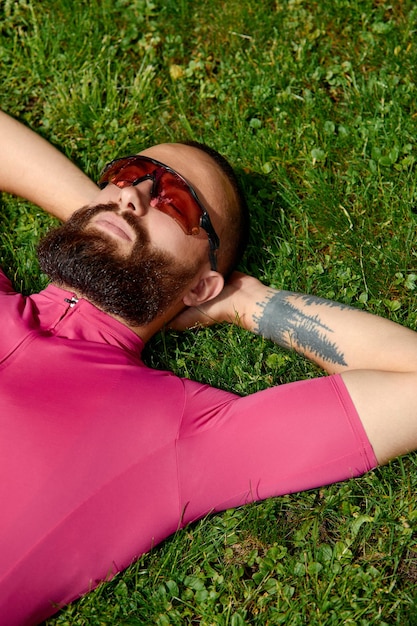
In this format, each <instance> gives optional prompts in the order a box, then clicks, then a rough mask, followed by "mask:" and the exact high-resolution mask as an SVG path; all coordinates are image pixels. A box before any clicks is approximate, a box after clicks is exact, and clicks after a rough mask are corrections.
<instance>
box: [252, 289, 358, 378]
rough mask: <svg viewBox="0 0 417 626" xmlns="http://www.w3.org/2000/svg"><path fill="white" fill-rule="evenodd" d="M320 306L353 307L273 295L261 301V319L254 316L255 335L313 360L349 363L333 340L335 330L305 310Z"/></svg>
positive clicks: (303, 296)
mask: <svg viewBox="0 0 417 626" xmlns="http://www.w3.org/2000/svg"><path fill="white" fill-rule="evenodd" d="M298 300H301V303H302V305H303V306H302V307H298V306H297V301H298ZM317 304H321V305H324V306H327V307H331V308H334V307H337V308H339V309H351V308H352V307H349V306H345V305H343V304H338V303H337V302H331V301H330V300H324V299H322V298H317V297H315V296H305V295H299V294H294V293H291V292H289V291H278V292H272V294H271V296H270V298H269V300H266V301H265V302H258V306H259V307H261V309H262V311H261V313H260V314H259V316H254V317H253V320H254V322H255V323H256V324H257V327H256V328H255V332H256V333H258V334H259V335H262V336H263V337H266V338H267V339H271V340H272V341H274V342H275V343H277V344H278V345H280V346H282V347H283V348H293V349H295V350H296V351H297V352H300V353H305V352H308V353H310V354H311V355H312V357H313V358H314V357H316V358H317V359H322V360H324V361H326V362H328V363H334V364H337V365H341V366H345V365H347V363H346V361H345V356H344V354H343V353H342V352H341V351H340V349H339V348H338V346H337V344H336V343H335V342H333V341H332V340H331V339H330V335H331V333H332V332H333V331H332V329H331V328H330V327H329V326H327V325H326V324H324V323H323V322H322V321H321V320H320V316H319V315H318V314H317V313H315V314H312V315H309V314H308V312H307V311H306V310H305V309H306V307H309V306H311V305H317ZM303 309H304V310H303Z"/></svg>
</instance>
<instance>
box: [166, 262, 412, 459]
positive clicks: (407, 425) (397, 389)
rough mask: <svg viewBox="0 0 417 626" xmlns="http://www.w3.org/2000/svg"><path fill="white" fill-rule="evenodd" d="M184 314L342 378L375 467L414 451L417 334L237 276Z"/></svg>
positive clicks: (334, 305) (319, 300) (243, 276)
mask: <svg viewBox="0 0 417 626" xmlns="http://www.w3.org/2000/svg"><path fill="white" fill-rule="evenodd" d="M185 315H189V318H188V319H189V321H191V315H193V316H194V321H198V322H200V323H206V324H208V323H213V322H230V323H234V324H237V325H239V326H242V327H243V328H245V329H247V330H249V331H251V332H254V333H256V334H259V335H262V336H264V337H266V338H268V339H271V340H272V341H274V342H275V343H277V344H279V345H280V346H283V347H284V348H288V349H293V350H295V351H297V352H298V353H300V354H302V355H303V356H305V357H307V358H308V359H310V360H311V361H313V362H314V363H316V364H318V365H319V366H320V367H322V368H323V369H324V370H325V371H326V372H328V373H329V374H332V373H340V374H341V375H342V377H343V379H344V381H345V384H346V386H347V388H348V390H349V392H350V395H351V397H352V400H353V402H354V404H355V406H356V409H357V410H358V413H359V415H360V417H361V420H362V422H363V425H364V427H365V430H366V432H367V434H368V436H369V439H370V441H371V444H372V446H373V448H374V451H375V454H376V456H377V458H378V460H379V462H380V463H384V462H387V461H388V460H389V459H390V458H392V457H394V456H398V455H400V454H405V453H407V452H409V451H411V450H414V449H416V448H417V333H415V332H413V331H411V330H409V329H407V328H405V327H403V326H400V325H399V324H396V323H394V322H391V321H389V320H387V319H384V318H380V317H377V316H375V315H371V314H369V313H366V312H365V311H361V310H359V309H354V308H352V307H349V306H345V305H343V304H339V303H336V302H331V301H329V300H323V299H321V298H317V297H314V296H307V295H303V294H297V293H291V292H287V291H280V290H275V289H271V288H269V287H266V286H265V285H263V284H262V283H260V282H259V281H258V280H256V279H255V278H252V277H250V276H246V275H244V274H239V273H235V274H234V275H233V276H232V279H231V281H229V283H228V284H227V285H226V287H225V289H224V290H223V292H222V293H221V294H220V296H218V297H217V298H216V299H215V300H213V301H211V302H207V303H206V304H205V305H203V307H201V308H199V310H198V312H197V311H195V310H191V311H188V312H186V313H185ZM197 316H198V317H197ZM179 321H180V318H179ZM184 322H185V317H184V316H183V318H182V323H183V324H184ZM173 326H174V327H175V326H177V327H179V324H178V323H177V324H175V323H174V324H173ZM307 410H308V408H307Z"/></svg>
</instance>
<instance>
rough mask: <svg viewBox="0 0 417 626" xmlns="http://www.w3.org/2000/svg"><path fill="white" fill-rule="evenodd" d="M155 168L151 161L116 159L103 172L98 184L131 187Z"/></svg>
mask: <svg viewBox="0 0 417 626" xmlns="http://www.w3.org/2000/svg"><path fill="white" fill-rule="evenodd" d="M155 169H156V166H155V164H154V163H152V162H151V161H145V160H141V159H137V158H127V159H118V160H116V161H114V162H113V163H111V164H110V165H109V166H108V168H107V169H106V170H105V171H104V173H103V175H102V176H101V178H100V181H99V183H101V184H102V183H113V185H118V186H119V187H126V186H128V185H132V183H134V182H135V181H136V180H137V179H138V178H142V176H146V175H147V174H151V173H152V172H154V171H155Z"/></svg>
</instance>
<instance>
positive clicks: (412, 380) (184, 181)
mask: <svg viewBox="0 0 417 626" xmlns="http://www.w3.org/2000/svg"><path fill="white" fill-rule="evenodd" d="M0 146H1V150H2V154H3V159H2V163H1V165H0V187H1V188H2V189H3V190H4V191H7V192H9V193H13V194H16V195H20V196H22V197H24V198H26V199H28V200H30V201H31V202H33V203H35V204H37V205H38V206H40V207H42V208H44V209H45V210H47V211H49V212H50V213H52V214H53V215H55V216H56V217H58V218H60V219H61V220H62V221H63V222H64V224H63V225H62V226H60V227H59V228H58V229H56V230H53V231H51V232H50V233H49V234H48V235H46V237H45V238H44V239H43V240H42V241H41V243H40V246H39V261H40V265H41V268H42V270H43V271H44V272H45V273H47V274H48V275H49V277H50V279H51V284H50V285H48V287H47V288H46V289H45V290H43V291H42V292H40V293H38V294H33V295H31V296H28V297H24V296H22V295H21V294H19V293H17V292H16V291H15V290H14V288H13V287H12V285H11V283H10V281H9V279H8V278H6V276H5V275H4V274H3V273H0V315H1V321H2V324H1V326H0V368H1V371H0V467H1V473H0V475H1V477H2V478H1V479H0V494H1V495H0V501H1V503H2V511H1V515H0V531H1V532H0V554H1V555H2V556H1V559H0V623H1V624H4V625H6V624H7V626H13V625H20V626H21V625H22V624H35V623H38V622H40V621H42V620H44V619H46V618H47V617H48V616H49V615H51V614H53V613H54V612H55V611H57V610H58V609H59V608H60V607H62V606H63V605H65V604H66V603H68V602H71V601H72V600H74V599H75V598H77V597H79V596H80V595H82V594H84V593H86V592H88V591H89V590H90V589H91V588H93V587H94V586H96V585H97V584H98V583H99V582H100V581H103V580H107V579H109V578H110V577H111V576H113V575H114V574H115V573H116V572H118V571H120V570H122V569H123V568H125V567H127V566H128V565H130V564H131V563H132V561H133V560H134V559H135V558H137V557H138V556H139V555H141V554H143V553H144V552H146V551H148V550H150V549H151V548H152V547H153V546H154V545H156V544H157V543H158V542H160V541H162V540H163V539H165V538H166V537H168V536H169V535H170V534H171V533H173V532H175V531H176V530H178V529H179V528H181V527H183V526H184V525H186V524H187V523H189V522H192V521H194V520H197V519H199V518H201V517H202V516H205V515H207V514H208V513H209V512H211V511H220V510H224V509H226V508H229V507H234V506H239V505H242V504H245V503H246V502H252V501H254V500H260V499H263V498H267V497H270V496H277V495H280V494H285V493H290V492H295V491H300V490H303V489H311V488H314V487H320V486H323V485H326V484H329V483H331V482H335V481H340V480H344V479H347V478H352V477H353V476H359V475H361V474H363V473H364V472H366V471H368V470H370V469H371V468H373V467H375V466H376V465H377V464H378V463H386V462H387V461H388V460H389V459H390V458H392V457H394V456H396V455H399V454H404V453H406V452H408V451H410V450H412V449H415V448H416V447H417V426H416V413H417V408H416V407H417V402H416V400H417V336H416V334H415V333H414V332H412V331H411V330H409V329H406V328H403V327H401V326H399V325H397V324H394V323H393V322H390V321H388V320H385V319H382V318H379V317H376V316H372V315H370V314H368V313H365V312H363V311H359V310H355V309H353V308H350V307H347V306H345V305H343V304H338V303H335V302H329V301H326V300H322V299H320V298H317V297H314V296H307V295H303V294H296V293H291V292H286V291H279V290H275V289H271V288H269V287H267V286H265V285H263V284H262V283H260V282H259V281H258V280H257V279H256V278H253V277H250V276H247V275H244V274H241V273H238V272H233V271H232V270H233V267H234V266H235V264H236V263H237V261H238V260H239V258H240V255H241V253H242V250H243V248H244V243H245V240H246V238H247V215H246V205H245V202H244V199H243V198H242V196H241V194H240V192H239V185H238V183H237V180H236V177H235V176H234V174H233V171H232V170H231V168H230V166H229V165H228V164H227V163H226V162H225V161H224V159H223V158H222V157H220V155H218V154H217V153H215V152H214V151H212V150H210V149H209V148H206V147H204V146H200V145H195V144H194V145H189V144H162V145H158V146H153V147H151V148H148V149H146V150H143V151H142V152H140V153H139V154H137V155H129V156H127V157H122V158H118V159H116V160H115V161H113V162H112V163H110V164H109V165H108V166H107V167H106V168H105V170H104V172H103V174H102V175H101V178H100V181H99V187H97V186H96V185H95V184H94V183H92V182H91V181H90V180H89V179H88V178H87V177H86V176H85V175H84V174H82V173H81V172H80V171H79V170H78V169H77V168H76V167H75V166H74V165H73V164H71V163H70V162H69V161H68V160H67V159H66V158H65V157H64V156H63V155H61V154H60V153H58V152H57V151H56V150H55V148H53V147H52V146H50V145H49V144H48V143H47V142H45V141H44V140H43V139H41V138H40V137H38V136H37V135H36V134H34V133H33V132H32V131H30V130H29V129H27V128H25V127H24V126H22V125H21V124H19V123H18V122H16V121H15V120H13V119H11V118H10V117H8V116H7V115H6V114H4V113H2V114H0ZM80 206H82V207H83V208H81V209H79V207H80ZM225 277H226V282H225ZM215 322H223V323H224V322H226V323H232V324H237V325H240V326H242V327H243V328H245V329H247V330H248V331H249V332H253V333H256V334H259V335H262V336H263V337H266V338H268V339H271V340H272V341H275V342H276V343H278V344H279V345H281V346H283V347H285V348H288V349H293V350H296V351H297V352H299V353H300V354H302V355H304V356H305V357H307V358H309V359H311V360H312V361H314V362H315V363H316V364H318V365H319V366H321V367H322V368H323V370H324V371H325V372H327V373H328V374H329V376H323V377H319V378H317V379H314V380H305V381H299V382H297V383H293V384H288V385H281V386H278V387H272V388H270V389H267V390H265V391H262V392H258V393H255V394H253V395H250V396H247V397H239V396H237V395H235V394H232V393H229V392H225V391H222V390H220V389H215V388H212V387H210V386H208V385H203V384H200V383H198V382H194V381H191V380H188V379H183V378H179V377H177V376H175V375H173V374H172V373H170V372H164V371H157V370H154V369H150V368H148V367H146V366H145V365H144V363H143V361H142V360H141V351H142V350H143V347H144V345H145V343H146V342H147V341H148V340H149V339H150V338H151V337H152V336H153V335H154V334H155V333H156V332H158V331H159V330H161V329H162V328H163V327H164V326H166V325H167V324H170V325H171V326H174V327H175V328H178V329H182V328H186V327H190V326H193V325H196V324H211V323H215Z"/></svg>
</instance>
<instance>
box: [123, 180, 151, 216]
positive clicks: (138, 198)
mask: <svg viewBox="0 0 417 626" xmlns="http://www.w3.org/2000/svg"><path fill="white" fill-rule="evenodd" d="M151 189H152V181H150V180H144V181H142V182H140V183H139V184H137V185H128V186H126V187H118V204H119V207H120V209H121V210H122V211H131V212H132V213H135V214H136V215H138V216H141V215H145V214H146V213H147V212H148V210H149V202H150V194H151Z"/></svg>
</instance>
